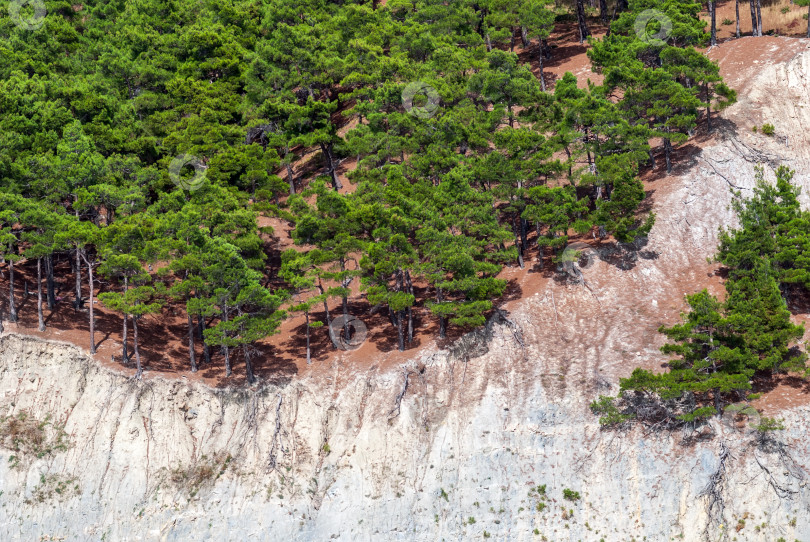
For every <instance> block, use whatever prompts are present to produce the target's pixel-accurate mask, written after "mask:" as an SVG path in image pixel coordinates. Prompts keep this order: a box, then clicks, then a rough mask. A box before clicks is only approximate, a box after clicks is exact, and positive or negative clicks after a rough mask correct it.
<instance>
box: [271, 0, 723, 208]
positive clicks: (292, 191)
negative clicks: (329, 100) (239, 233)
mask: <svg viewBox="0 0 810 542" xmlns="http://www.w3.org/2000/svg"><path fill="white" fill-rule="evenodd" d="M737 1H738V2H739V0H737ZM286 166H287V180H288V181H289V183H290V195H291V196H292V195H293V194H295V178H294V177H293V169H292V164H290V163H289V162H287V164H286Z"/></svg>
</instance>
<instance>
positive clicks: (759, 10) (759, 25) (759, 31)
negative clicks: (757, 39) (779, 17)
mask: <svg viewBox="0 0 810 542" xmlns="http://www.w3.org/2000/svg"><path fill="white" fill-rule="evenodd" d="M757 35H759V36H761V35H762V1H761V0H757Z"/></svg>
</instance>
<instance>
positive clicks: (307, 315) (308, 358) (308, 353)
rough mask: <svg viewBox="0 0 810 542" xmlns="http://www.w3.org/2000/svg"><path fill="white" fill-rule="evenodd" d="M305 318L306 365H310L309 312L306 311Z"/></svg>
mask: <svg viewBox="0 0 810 542" xmlns="http://www.w3.org/2000/svg"><path fill="white" fill-rule="evenodd" d="M306 317H307V365H309V364H310V363H312V356H311V354H310V347H309V311H308V310H307V311H306Z"/></svg>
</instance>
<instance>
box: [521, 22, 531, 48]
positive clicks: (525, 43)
mask: <svg viewBox="0 0 810 542" xmlns="http://www.w3.org/2000/svg"><path fill="white" fill-rule="evenodd" d="M520 42H521V43H522V44H523V48H524V49H525V48H526V47H528V46H529V45H531V41H529V31H528V29H527V28H526V27H525V26H521V27H520Z"/></svg>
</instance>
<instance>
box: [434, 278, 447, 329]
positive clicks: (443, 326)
mask: <svg viewBox="0 0 810 542" xmlns="http://www.w3.org/2000/svg"><path fill="white" fill-rule="evenodd" d="M442 299H443V297H442V289H441V288H436V301H437V302H438V303H439V305H441V304H442ZM445 337H447V320H445V319H444V316H441V315H439V338H440V339H444V338H445Z"/></svg>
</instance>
